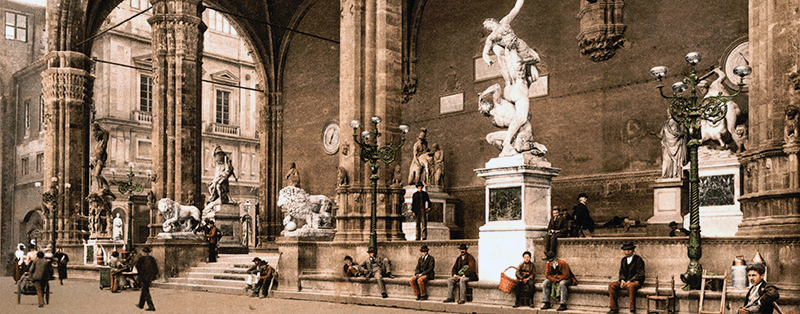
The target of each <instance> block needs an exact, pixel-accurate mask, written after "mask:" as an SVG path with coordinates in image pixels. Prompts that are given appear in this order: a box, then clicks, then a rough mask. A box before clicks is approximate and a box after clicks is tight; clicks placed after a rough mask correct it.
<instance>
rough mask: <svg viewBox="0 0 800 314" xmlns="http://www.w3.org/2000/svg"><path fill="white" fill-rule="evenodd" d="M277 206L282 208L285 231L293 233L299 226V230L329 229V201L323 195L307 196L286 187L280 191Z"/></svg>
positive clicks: (301, 191)
mask: <svg viewBox="0 0 800 314" xmlns="http://www.w3.org/2000/svg"><path fill="white" fill-rule="evenodd" d="M278 206H280V207H282V208H283V211H284V212H285V213H286V218H284V219H283V225H284V226H285V230H286V231H294V230H295V229H296V228H297V227H298V225H299V224H301V223H304V224H303V225H302V226H301V228H304V229H308V228H312V229H330V228H332V227H333V223H332V221H331V215H330V210H331V200H330V199H329V198H328V197H327V196H325V195H309V194H308V193H306V191H304V190H303V189H301V188H298V187H295V186H287V187H285V188H283V189H282V190H281V191H280V194H279V196H278Z"/></svg>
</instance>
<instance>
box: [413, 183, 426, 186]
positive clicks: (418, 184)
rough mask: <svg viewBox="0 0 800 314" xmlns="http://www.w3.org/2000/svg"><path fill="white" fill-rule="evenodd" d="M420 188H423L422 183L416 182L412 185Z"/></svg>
mask: <svg viewBox="0 0 800 314" xmlns="http://www.w3.org/2000/svg"><path fill="white" fill-rule="evenodd" d="M421 186H425V185H424V184H422V182H417V184H415V185H414V187H421Z"/></svg>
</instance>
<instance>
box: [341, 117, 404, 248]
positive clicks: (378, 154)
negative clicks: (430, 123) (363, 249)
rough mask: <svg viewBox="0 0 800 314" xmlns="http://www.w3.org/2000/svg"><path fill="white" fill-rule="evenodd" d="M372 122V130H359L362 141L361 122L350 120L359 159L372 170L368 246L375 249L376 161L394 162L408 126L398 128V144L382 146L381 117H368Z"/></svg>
mask: <svg viewBox="0 0 800 314" xmlns="http://www.w3.org/2000/svg"><path fill="white" fill-rule="evenodd" d="M370 122H372V131H368V130H364V132H361V138H362V139H363V141H359V140H358V128H359V127H360V126H361V123H359V122H358V120H353V121H351V122H350V127H352V128H353V141H355V142H356V144H358V146H359V147H360V148H361V149H360V154H359V155H360V156H361V161H363V162H368V163H369V165H370V169H371V170H372V175H371V176H370V177H369V179H370V180H372V210H371V212H370V227H369V230H370V233H369V248H371V249H375V250H376V251H377V249H378V247H377V242H378V231H377V225H378V222H377V211H378V203H377V200H376V199H377V197H378V168H380V164H379V163H378V161H383V163H384V164H387V165H388V164H390V163H392V162H394V159H395V157H396V156H397V150H398V149H400V147H403V144H405V142H406V133H408V130H409V128H408V126H407V125H401V126H399V129H400V131H401V132H403V138H402V140H400V145H397V146H395V145H391V144H389V145H386V146H383V147H379V146H378V137H380V136H381V133H380V132H378V123H381V117H378V116H374V117H372V118H371V119H370Z"/></svg>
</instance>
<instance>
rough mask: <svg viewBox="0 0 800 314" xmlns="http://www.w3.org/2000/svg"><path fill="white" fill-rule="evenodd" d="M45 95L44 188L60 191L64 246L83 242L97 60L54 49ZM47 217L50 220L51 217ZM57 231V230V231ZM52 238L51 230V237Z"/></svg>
mask: <svg viewBox="0 0 800 314" xmlns="http://www.w3.org/2000/svg"><path fill="white" fill-rule="evenodd" d="M44 59H45V62H46V67H47V68H46V69H45V70H44V71H43V72H42V94H43V99H44V106H45V118H44V120H45V122H44V128H45V153H44V178H43V182H44V185H45V186H44V187H43V189H44V190H53V189H55V191H58V192H59V193H58V195H60V196H59V198H58V203H57V204H56V205H55V208H53V209H52V210H54V211H55V213H56V222H55V227H56V230H57V232H58V235H57V237H58V241H59V243H78V242H79V241H80V237H81V235H80V231H79V230H75V227H76V226H77V224H76V223H75V222H74V221H73V218H72V217H75V216H73V214H75V213H76V212H80V210H81V204H82V202H83V197H82V193H81V192H82V187H83V186H84V185H88V182H86V176H85V175H84V173H83V172H84V169H83V168H82V167H80V166H75V165H84V163H85V161H86V160H88V156H86V155H85V151H84V149H83V147H85V146H86V145H88V143H87V142H86V138H87V134H85V133H84V131H85V125H86V124H87V123H88V121H87V112H88V111H89V108H88V105H89V104H91V95H92V93H91V91H92V88H93V82H94V80H93V78H92V77H91V75H90V74H89V73H90V70H91V66H92V61H91V60H89V58H88V57H87V56H86V55H84V54H82V53H80V52H74V51H54V52H50V53H48V54H47V55H45V57H44ZM47 218H50V215H48V217H47ZM51 228H52V227H51ZM51 234H52V229H50V230H49V232H48V236H50V235H51Z"/></svg>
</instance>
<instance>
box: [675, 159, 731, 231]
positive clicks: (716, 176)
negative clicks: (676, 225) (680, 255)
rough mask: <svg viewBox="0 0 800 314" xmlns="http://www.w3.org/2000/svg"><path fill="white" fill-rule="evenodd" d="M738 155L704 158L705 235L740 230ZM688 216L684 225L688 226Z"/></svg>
mask: <svg viewBox="0 0 800 314" xmlns="http://www.w3.org/2000/svg"><path fill="white" fill-rule="evenodd" d="M739 168H740V165H739V162H738V161H737V159H736V157H724V156H723V157H719V158H709V159H701V161H700V164H699V168H698V174H699V176H700V230H701V234H702V235H703V236H704V237H732V236H735V235H736V231H738V230H739V224H740V223H741V222H742V211H741V208H740V205H739V195H740V194H741V180H742V179H741V175H740V173H739ZM689 215H690V214H687V215H686V216H684V228H687V229H688V228H689Z"/></svg>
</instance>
